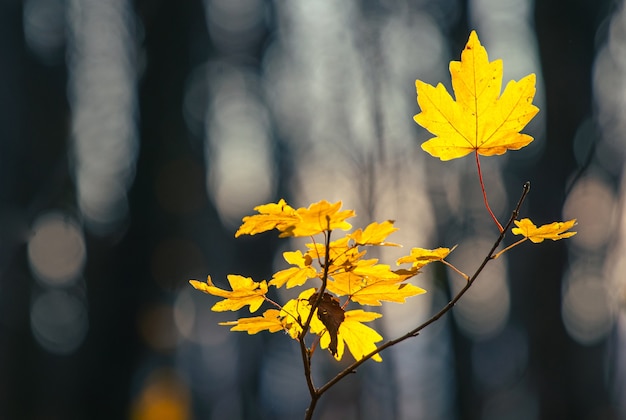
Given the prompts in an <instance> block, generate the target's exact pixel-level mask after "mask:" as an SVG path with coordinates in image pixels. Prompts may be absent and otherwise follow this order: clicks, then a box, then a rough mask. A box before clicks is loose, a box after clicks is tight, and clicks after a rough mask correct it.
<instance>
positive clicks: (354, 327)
mask: <svg viewBox="0 0 626 420" xmlns="http://www.w3.org/2000/svg"><path fill="white" fill-rule="evenodd" d="M381 316H382V315H381V314H378V313H375V312H365V311H363V310H362V309H356V310H353V311H347V312H346V313H345V319H344V320H343V322H342V323H341V325H339V331H338V334H337V352H336V354H335V355H334V357H335V359H337V360H341V358H342V357H343V353H344V349H345V346H346V345H347V346H348V350H349V351H350V353H351V354H352V357H354V359H355V360H360V359H362V358H363V356H365V355H366V354H368V353H370V352H372V351H373V350H375V349H376V344H375V343H378V342H379V341H381V340H382V339H383V337H382V336H381V335H380V334H378V333H377V332H376V330H374V329H373V328H371V327H368V326H367V325H364V324H362V323H363V322H369V321H373V320H375V319H377V318H380V317H381ZM315 327H316V328H315V329H314V326H313V324H311V331H312V332H314V333H316V334H321V338H320V346H321V347H322V348H323V349H325V348H328V346H329V345H330V343H331V336H330V334H329V333H328V331H326V330H325V329H324V325H323V324H322V328H321V329H319V325H317V324H316V326H315ZM372 360H375V361H377V362H381V361H382V360H383V359H382V357H380V354H376V355H374V356H373V357H372Z"/></svg>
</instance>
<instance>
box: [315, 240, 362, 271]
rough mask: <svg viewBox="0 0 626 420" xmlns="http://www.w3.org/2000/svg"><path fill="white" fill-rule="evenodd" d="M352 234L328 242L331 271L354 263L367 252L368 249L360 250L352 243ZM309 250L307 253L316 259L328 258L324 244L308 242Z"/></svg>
mask: <svg viewBox="0 0 626 420" xmlns="http://www.w3.org/2000/svg"><path fill="white" fill-rule="evenodd" d="M349 242H350V236H349V235H348V236H344V237H343V238H340V239H337V240H336V241H332V242H331V243H330V244H328V248H329V251H330V252H329V253H328V254H329V258H328V260H329V261H330V266H329V272H331V273H332V272H333V271H334V270H336V269H339V268H341V267H345V266H350V265H353V264H354V263H355V262H356V261H357V260H358V259H359V258H361V257H362V256H363V255H365V254H366V253H367V251H359V249H358V248H357V247H356V246H354V245H350V244H349ZM306 246H307V248H309V251H307V254H308V255H310V256H311V258H313V259H316V260H320V261H321V260H323V259H324V258H326V246H325V245H324V244H318V243H315V244H306Z"/></svg>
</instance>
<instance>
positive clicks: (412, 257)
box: [397, 248, 450, 270]
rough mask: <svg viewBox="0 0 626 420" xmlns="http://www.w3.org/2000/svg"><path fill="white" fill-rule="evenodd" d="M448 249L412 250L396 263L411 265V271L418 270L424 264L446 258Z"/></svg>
mask: <svg viewBox="0 0 626 420" xmlns="http://www.w3.org/2000/svg"><path fill="white" fill-rule="evenodd" d="M449 253H450V248H437V249H425V248H413V249H411V253H410V254H409V255H407V256H405V257H401V258H399V259H398V261H397V263H398V265H400V264H405V263H411V265H412V267H413V269H417V270H419V269H420V268H422V267H424V266H425V265H426V264H429V263H431V262H433V261H441V260H443V259H444V258H446V257H447V256H448V254H449Z"/></svg>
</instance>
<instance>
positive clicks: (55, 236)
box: [28, 212, 86, 285]
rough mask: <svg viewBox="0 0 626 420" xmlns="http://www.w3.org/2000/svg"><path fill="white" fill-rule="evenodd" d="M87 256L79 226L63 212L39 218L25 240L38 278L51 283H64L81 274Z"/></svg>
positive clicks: (32, 266) (30, 261)
mask: <svg viewBox="0 0 626 420" xmlns="http://www.w3.org/2000/svg"><path fill="white" fill-rule="evenodd" d="M85 259H86V251H85V240H84V238H83V233H82V229H81V228H80V227H79V226H78V224H77V223H76V222H74V221H73V220H72V219H70V217H69V216H66V215H64V214H62V213H56V212H52V213H47V214H44V215H43V216H41V217H39V218H38V219H37V220H36V221H35V223H34V226H33V235H32V237H31V238H30V240H29V241H28V261H29V263H30V267H31V270H32V271H33V273H34V274H35V275H36V276H37V278H38V279H39V280H41V281H43V282H45V283H48V284H50V285H64V284H68V283H70V282H72V281H73V280H75V279H76V278H77V276H78V275H79V274H80V272H81V270H82V268H83V266H84V264H85Z"/></svg>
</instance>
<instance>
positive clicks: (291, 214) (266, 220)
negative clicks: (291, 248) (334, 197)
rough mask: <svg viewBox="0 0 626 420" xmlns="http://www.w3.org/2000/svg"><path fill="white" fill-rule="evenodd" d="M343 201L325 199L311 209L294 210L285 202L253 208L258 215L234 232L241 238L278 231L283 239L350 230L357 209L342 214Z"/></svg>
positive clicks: (246, 220) (247, 219) (250, 217)
mask: <svg viewBox="0 0 626 420" xmlns="http://www.w3.org/2000/svg"><path fill="white" fill-rule="evenodd" d="M340 208H341V201H338V202H336V203H329V202H328V201H326V200H322V201H319V202H317V203H313V204H311V205H310V206H309V207H308V208H304V207H302V208H299V209H297V210H295V209H294V208H293V207H291V206H289V205H288V204H287V203H286V202H285V200H283V199H281V200H280V201H279V202H278V203H269V204H264V205H261V206H257V207H255V208H254V210H256V211H257V212H258V213H259V214H255V215H252V216H245V217H244V218H243V219H242V221H243V223H242V225H241V226H240V227H239V229H238V230H237V232H235V237H239V236H241V235H256V234H257V233H261V232H266V231H268V230H272V229H277V230H278V231H280V232H281V233H280V235H278V236H279V237H281V238H284V237H287V236H311V235H317V234H318V233H322V232H324V231H326V230H334V229H342V230H348V229H350V228H351V227H352V225H351V224H350V223H348V222H346V219H348V218H350V217H354V215H355V213H354V210H343V211H340Z"/></svg>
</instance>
